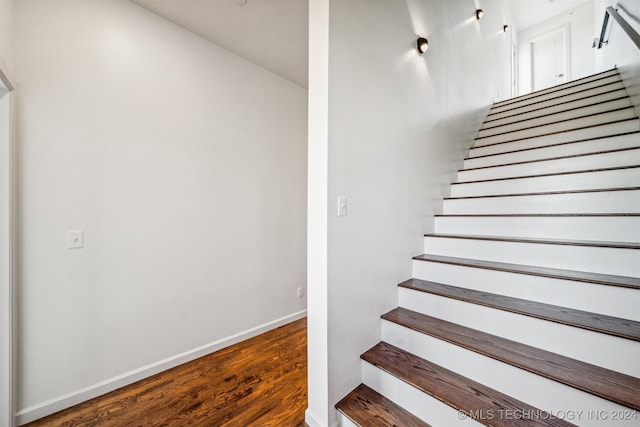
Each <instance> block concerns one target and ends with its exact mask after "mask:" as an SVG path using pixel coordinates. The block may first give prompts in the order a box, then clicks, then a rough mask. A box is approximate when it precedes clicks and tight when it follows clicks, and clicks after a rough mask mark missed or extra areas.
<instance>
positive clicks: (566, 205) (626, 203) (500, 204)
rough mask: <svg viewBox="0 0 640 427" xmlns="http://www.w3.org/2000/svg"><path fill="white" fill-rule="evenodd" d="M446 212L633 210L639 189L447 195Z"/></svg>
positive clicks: (639, 205)
mask: <svg viewBox="0 0 640 427" xmlns="http://www.w3.org/2000/svg"><path fill="white" fill-rule="evenodd" d="M442 212H443V213H444V214H445V215H446V214H514V213H515V214H525V213H575V212H590V213H616V212H620V213H633V212H640V190H629V191H599V192H588V193H565V194H543V195H535V196H511V197H510V196H496V197H483V198H475V199H473V198H471V199H447V200H445V201H444V204H443V206H442Z"/></svg>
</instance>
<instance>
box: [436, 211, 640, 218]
mask: <svg viewBox="0 0 640 427" xmlns="http://www.w3.org/2000/svg"><path fill="white" fill-rule="evenodd" d="M433 216H434V217H438V218H446V217H452V218H453V217H463V218H465V217H469V218H473V217H496V218H509V217H530V218H536V217H552V218H576V217H591V218H595V217H625V216H631V217H639V216H640V213H635V212H612V213H522V214H435V215H433Z"/></svg>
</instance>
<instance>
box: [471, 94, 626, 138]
mask: <svg viewBox="0 0 640 427" xmlns="http://www.w3.org/2000/svg"><path fill="white" fill-rule="evenodd" d="M627 98H628V96H627ZM628 109H633V107H632V106H627V107H620V108H614V109H612V110H607V111H601V112H597V113H590V114H585V115H582V116H577V117H570V118H568V119H562V120H556V121H555V122H549V123H542V124H538V125H532V126H529V127H524V128H520V129H515V130H509V131H504V132H500V133H494V134H491V135H486V136H479V137H477V138H475V139H474V141H481V140H483V139H487V138H492V137H494V136H502V135H508V134H510V133H515V132H521V131H525V130H531V129H536V128H542V127H545V126H550V125H556V124H558V123H564V122H570V121H572V120H581V119H586V118H588V117H593V116H600V115H604V114H608V113H613V112H616V111H622V110H628ZM524 121H525V122H526V121H527V120H524ZM498 127H499V126H498ZM568 130H573V129H568ZM558 132H567V130H563V131H558ZM554 133H556V132H554Z"/></svg>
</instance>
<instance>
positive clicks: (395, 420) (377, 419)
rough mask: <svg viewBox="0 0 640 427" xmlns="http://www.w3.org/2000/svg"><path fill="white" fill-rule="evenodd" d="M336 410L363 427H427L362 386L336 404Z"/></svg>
mask: <svg viewBox="0 0 640 427" xmlns="http://www.w3.org/2000/svg"><path fill="white" fill-rule="evenodd" d="M336 409H337V410H338V411H340V412H341V413H342V414H344V416H345V417H347V418H349V420H351V421H352V422H353V423H354V424H356V425H358V426H363V427H369V426H380V427H387V426H388V427H395V426H397V427H429V424H427V423H425V422H424V421H422V420H421V419H420V418H418V417H416V416H415V415H413V414H412V413H410V412H408V411H406V410H405V409H403V408H402V407H400V406H399V405H397V404H396V403H394V402H393V401H391V400H389V399H387V398H386V397H384V396H383V395H381V394H379V393H378V392H376V391H375V390H373V389H371V388H369V387H367V386H366V385H364V384H360V385H359V386H358V387H356V388H355V389H353V391H351V393H349V394H347V395H346V396H345V397H344V398H342V400H340V402H338V403H336Z"/></svg>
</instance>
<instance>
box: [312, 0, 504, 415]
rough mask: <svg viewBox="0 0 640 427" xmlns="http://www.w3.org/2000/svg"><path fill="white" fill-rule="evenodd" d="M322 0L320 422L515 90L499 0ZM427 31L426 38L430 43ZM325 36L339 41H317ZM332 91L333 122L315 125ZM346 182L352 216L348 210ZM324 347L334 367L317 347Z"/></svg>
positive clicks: (352, 380) (317, 96)
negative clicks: (420, 42) (488, 124)
mask: <svg viewBox="0 0 640 427" xmlns="http://www.w3.org/2000/svg"><path fill="white" fill-rule="evenodd" d="M321 3H324V4H323V5H322V4H321ZM311 5H312V7H311V8H310V19H309V21H310V23H311V25H318V26H320V24H321V23H322V22H324V25H325V26H326V27H328V35H327V36H326V37H325V36H320V35H319V36H318V37H317V39H316V40H315V42H316V43H317V44H316V45H315V46H314V44H311V45H310V56H311V58H312V59H311V61H316V67H322V66H327V67H328V77H324V76H322V75H316V76H314V75H310V80H309V84H310V86H309V93H310V105H314V102H315V101H317V102H318V104H317V106H318V108H319V111H318V113H317V116H314V115H313V114H312V110H311V108H310V118H309V121H310V122H309V123H310V142H311V141H314V137H317V140H316V142H317V143H318V146H317V147H316V148H318V149H319V150H322V149H325V150H326V151H327V153H328V154H327V156H328V165H324V166H323V164H322V160H321V159H320V160H318V159H315V158H312V157H310V165H309V172H310V177H309V182H310V183H311V182H315V183H316V186H314V187H313V188H312V187H310V188H309V197H310V205H309V206H312V205H314V206H323V207H324V208H325V209H326V210H325V212H326V213H327V215H328V219H324V218H322V217H321V216H320V215H318V216H316V217H314V218H313V220H314V221H316V224H315V227H314V226H312V224H311V221H312V219H311V217H310V224H309V227H310V234H309V244H310V246H314V245H315V248H316V249H317V250H318V251H317V252H316V253H314V252H312V251H311V250H310V251H309V257H310V259H309V265H310V266H314V267H315V268H322V267H321V266H322V263H323V259H322V257H323V256H326V257H327V261H326V264H327V267H325V268H326V276H327V277H326V279H324V278H322V277H321V274H320V273H321V272H316V274H315V276H316V280H315V281H314V282H313V285H310V286H312V288H311V289H310V290H309V296H310V300H309V322H310V323H313V322H314V321H318V322H324V324H323V326H324V328H323V327H317V328H315V329H313V330H312V329H310V330H309V344H308V345H309V354H310V358H309V372H310V375H309V408H308V410H307V415H306V419H307V423H309V425H311V426H312V427H313V426H316V425H322V426H327V425H332V424H334V423H335V422H336V419H335V410H334V409H333V405H334V404H335V403H336V402H337V401H338V400H339V399H340V398H341V397H342V396H344V395H345V394H346V393H348V392H349V391H350V390H351V389H352V388H353V387H355V386H356V385H357V384H358V383H359V382H360V360H359V356H360V354H361V353H362V352H363V351H365V350H366V349H367V348H369V347H370V346H372V345H374V344H375V343H376V342H378V341H379V340H380V315H381V314H383V313H384V312H386V311H387V310H389V309H391V308H393V307H395V306H396V305H397V287H396V285H397V283H398V282H400V281H402V280H405V279H407V278H409V277H411V257H412V256H413V255H416V254H420V253H422V235H423V233H425V232H427V231H430V230H431V229H432V215H433V214H434V213H437V212H439V211H440V208H441V198H442V197H443V196H444V195H446V191H447V185H448V184H449V182H450V181H451V178H452V177H453V173H454V171H455V170H456V168H457V167H458V166H459V164H460V162H461V160H462V158H463V155H464V152H465V150H466V148H467V147H468V145H469V144H470V142H471V138H472V137H473V136H474V135H475V133H476V132H477V129H478V128H479V125H480V122H481V119H482V118H483V116H484V114H486V111H487V109H488V107H489V105H490V104H491V102H492V101H493V100H496V99H497V98H502V97H506V96H508V95H509V93H510V85H509V76H510V62H509V58H510V50H509V46H510V45H509V43H510V36H509V35H508V34H505V33H503V31H502V26H503V24H505V23H507V22H508V19H507V17H506V16H505V15H504V14H503V13H502V12H501V11H502V3H501V2H499V1H485V2H482V6H483V8H484V9H485V10H487V11H490V10H491V11H493V13H491V14H489V13H487V14H485V17H484V18H483V19H482V20H481V21H479V22H478V21H476V20H475V17H474V15H475V9H476V7H475V5H474V2H472V1H462V0H458V1H446V2H444V1H442V2H440V1H438V2H435V1H423V0H410V1H397V0H381V1H375V2H371V1H368V0H353V1H341V0H331V1H330V2H328V17H327V16H326V14H327V10H326V7H327V3H326V2H322V1H321V0H315V1H312V3H311ZM323 6H324V7H323ZM314 23H315V24H314ZM325 30H326V28H325ZM314 31H319V30H317V29H316V30H314ZM312 34H313V31H312ZM417 34H421V35H425V36H426V37H427V39H428V40H429V50H428V51H427V52H426V54H425V55H424V56H422V57H421V56H419V55H418V54H417V52H416V50H415V41H416V35H417ZM327 37H328V52H327V50H326V49H314V47H317V46H319V45H322V44H323V43H325V42H326V38H327ZM311 41H312V42H314V40H313V39H311ZM327 64H328V65H327ZM310 68H312V69H313V68H314V67H310ZM319 74H320V73H319ZM327 86H328V88H327V89H325V92H324V93H323V92H322V90H323V88H324V87H327ZM327 95H328V101H325V100H324V98H323V97H324V96H327ZM323 102H327V103H328V104H327V108H328V117H327V119H326V122H327V128H328V134H327V135H321V134H317V135H314V134H313V133H312V132H313V126H312V125H311V124H312V123H313V122H314V120H318V122H322V120H323V118H322V117H321V114H322V113H323V111H324V110H323V109H322V108H320V107H321V106H322V105H323ZM318 132H320V130H319V131H318ZM323 144H324V145H323ZM310 153H311V148H310ZM314 174H315V175H314ZM324 174H326V175H327V177H326V179H325V178H324V176H323V175H324ZM323 179H324V180H325V181H323ZM323 182H326V184H324V187H323V186H322V183H323ZM339 196H344V197H347V198H348V216H347V217H337V198H338V197H339ZM323 220H324V221H326V222H325V223H324V224H323V223H322V221H323ZM314 233H315V234H314ZM323 233H326V237H324V236H323ZM323 238H324V239H325V240H324V242H323ZM323 243H324V244H325V245H326V252H323V250H322V244H323ZM314 257H315V258H314ZM311 271H312V268H311V267H310V268H309V272H310V274H311ZM322 280H324V282H322ZM309 283H310V284H311V283H312V281H311V278H309ZM316 287H317V289H315V288H316ZM312 294H313V295H314V296H317V298H311V295H312ZM323 298H324V299H323ZM325 348H326V349H327V350H326V351H327V354H326V356H325V359H326V364H327V366H328V368H326V367H324V366H323V365H322V363H323V360H322V359H323V357H316V358H312V357H311V355H314V354H316V352H323V351H325V350H324V349H325ZM327 369H328V372H327V373H326V374H318V372H323V370H325V371H326V370H327Z"/></svg>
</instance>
